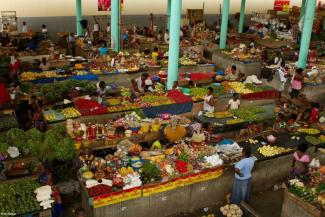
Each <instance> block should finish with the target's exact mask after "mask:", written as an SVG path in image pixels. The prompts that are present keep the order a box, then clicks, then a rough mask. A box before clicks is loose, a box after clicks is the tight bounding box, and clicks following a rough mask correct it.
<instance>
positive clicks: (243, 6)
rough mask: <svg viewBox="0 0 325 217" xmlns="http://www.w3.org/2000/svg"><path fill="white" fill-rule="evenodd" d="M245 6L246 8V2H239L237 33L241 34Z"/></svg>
mask: <svg viewBox="0 0 325 217" xmlns="http://www.w3.org/2000/svg"><path fill="white" fill-rule="evenodd" d="M245 6H246V0H241V7H240V17H239V24H238V32H239V33H243V29H244V21H245Z"/></svg>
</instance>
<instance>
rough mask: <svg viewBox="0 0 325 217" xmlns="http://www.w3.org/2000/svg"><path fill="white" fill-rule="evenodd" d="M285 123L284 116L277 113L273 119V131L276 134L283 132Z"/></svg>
mask: <svg viewBox="0 0 325 217" xmlns="http://www.w3.org/2000/svg"><path fill="white" fill-rule="evenodd" d="M286 126H287V123H286V122H285V121H284V114H282V113H279V114H278V115H277V117H276V118H275V123H274V126H273V130H275V131H277V132H283V131H285V130H286Z"/></svg>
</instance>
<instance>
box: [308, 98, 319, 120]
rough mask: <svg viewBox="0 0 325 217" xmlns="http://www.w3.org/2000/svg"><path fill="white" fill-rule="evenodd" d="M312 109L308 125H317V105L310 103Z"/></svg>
mask: <svg viewBox="0 0 325 217" xmlns="http://www.w3.org/2000/svg"><path fill="white" fill-rule="evenodd" d="M312 107H313V109H312V110H311V114H310V123H312V124H315V123H318V119H319V107H320V106H319V103H312Z"/></svg>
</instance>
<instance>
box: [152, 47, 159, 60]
mask: <svg viewBox="0 0 325 217" xmlns="http://www.w3.org/2000/svg"><path fill="white" fill-rule="evenodd" d="M158 56H159V53H158V47H155V48H154V49H153V52H152V53H151V58H152V59H153V60H154V61H155V62H157V60H158Z"/></svg>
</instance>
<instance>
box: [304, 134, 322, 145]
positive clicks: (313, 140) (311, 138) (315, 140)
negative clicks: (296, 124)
mask: <svg viewBox="0 0 325 217" xmlns="http://www.w3.org/2000/svg"><path fill="white" fill-rule="evenodd" d="M305 140H306V141H307V142H309V143H311V144H313V145H319V144H322V143H325V140H324V139H322V137H321V136H320V137H315V136H310V135H308V136H306V137H305Z"/></svg>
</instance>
